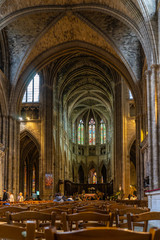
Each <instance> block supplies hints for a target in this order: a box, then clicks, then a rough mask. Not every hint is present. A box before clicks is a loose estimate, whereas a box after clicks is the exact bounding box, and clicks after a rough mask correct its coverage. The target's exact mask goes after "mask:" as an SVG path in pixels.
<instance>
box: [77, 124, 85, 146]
mask: <svg viewBox="0 0 160 240" xmlns="http://www.w3.org/2000/svg"><path fill="white" fill-rule="evenodd" d="M78 144H84V124H83V121H82V120H80V122H79V125H78Z"/></svg>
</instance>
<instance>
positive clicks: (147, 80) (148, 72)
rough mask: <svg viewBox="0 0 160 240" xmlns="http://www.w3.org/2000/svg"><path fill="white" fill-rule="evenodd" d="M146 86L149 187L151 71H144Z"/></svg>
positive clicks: (150, 172) (150, 175)
mask: <svg viewBox="0 0 160 240" xmlns="http://www.w3.org/2000/svg"><path fill="white" fill-rule="evenodd" d="M146 83H147V84H146V86H147V118H148V159H149V168H150V169H149V181H150V189H152V188H153V184H152V177H153V170H152V160H153V159H152V126H151V119H152V116H151V71H150V70H148V71H146Z"/></svg>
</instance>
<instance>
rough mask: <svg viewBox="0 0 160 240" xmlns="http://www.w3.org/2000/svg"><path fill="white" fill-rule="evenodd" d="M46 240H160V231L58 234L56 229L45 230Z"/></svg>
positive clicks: (87, 231)
mask: <svg viewBox="0 0 160 240" xmlns="http://www.w3.org/2000/svg"><path fill="white" fill-rule="evenodd" d="M45 237H46V240H75V239H76V240H88V239H92V240H97V239H98V240H117V239H118V240H158V239H160V229H158V230H155V229H151V230H150V232H149V233H144V232H133V231H129V230H124V229H116V228H94V229H82V230H78V231H74V232H56V231H55V229H53V228H52V229H51V228H50V229H46V230H45Z"/></svg>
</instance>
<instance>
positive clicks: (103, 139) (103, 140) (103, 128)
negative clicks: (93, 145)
mask: <svg viewBox="0 0 160 240" xmlns="http://www.w3.org/2000/svg"><path fill="white" fill-rule="evenodd" d="M100 123H101V125H100V130H101V144H105V143H106V124H105V123H104V121H103V120H101V122H100Z"/></svg>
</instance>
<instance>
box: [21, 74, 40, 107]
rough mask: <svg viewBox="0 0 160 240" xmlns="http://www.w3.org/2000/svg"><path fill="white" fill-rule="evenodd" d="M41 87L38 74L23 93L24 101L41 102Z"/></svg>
mask: <svg viewBox="0 0 160 240" xmlns="http://www.w3.org/2000/svg"><path fill="white" fill-rule="evenodd" d="M39 87H40V79H39V75H38V74H36V75H35V76H34V77H33V78H32V79H31V81H30V83H29V84H28V86H27V89H26V91H25V93H24V95H23V99H22V103H32V102H39Z"/></svg>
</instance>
